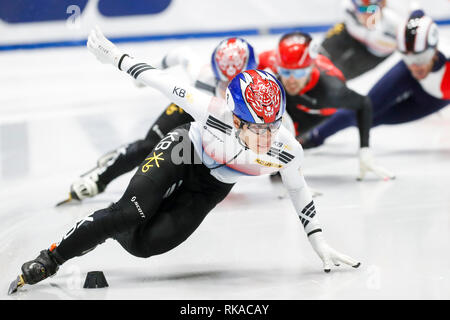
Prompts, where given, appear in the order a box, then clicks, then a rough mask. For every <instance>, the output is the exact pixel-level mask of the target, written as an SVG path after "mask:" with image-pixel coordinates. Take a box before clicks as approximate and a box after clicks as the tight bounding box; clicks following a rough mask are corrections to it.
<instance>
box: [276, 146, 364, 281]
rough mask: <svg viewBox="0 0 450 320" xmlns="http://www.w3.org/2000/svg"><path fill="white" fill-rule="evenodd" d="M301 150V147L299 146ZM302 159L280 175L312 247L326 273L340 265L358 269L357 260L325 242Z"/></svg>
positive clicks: (299, 158) (297, 158)
mask: <svg viewBox="0 0 450 320" xmlns="http://www.w3.org/2000/svg"><path fill="white" fill-rule="evenodd" d="M299 148H301V147H300V146H299ZM302 154H303V151H302ZM301 158H302V157H296V159H295V162H294V163H292V164H291V165H290V166H289V167H287V168H286V169H284V170H282V171H280V174H281V178H282V179H283V184H284V185H285V187H286V188H287V189H288V192H289V196H290V198H291V201H292V203H293V205H294V207H295V210H296V212H297V214H298V217H299V219H300V221H301V222H302V224H303V227H304V229H305V232H306V234H307V236H308V240H309V242H310V243H311V246H312V247H313V249H314V251H315V252H316V253H317V255H318V256H319V257H320V258H321V259H322V262H323V269H324V271H325V272H330V270H331V267H332V266H333V265H335V266H339V265H340V263H344V264H347V265H350V266H352V267H354V268H358V267H359V266H360V263H359V262H358V261H357V260H355V259H353V258H350V257H349V256H346V255H344V254H342V253H340V252H338V251H336V250H334V249H333V248H331V247H330V246H329V245H328V243H327V242H326V241H325V238H324V237H323V231H322V227H321V226H320V223H319V221H318V219H317V215H316V209H315V205H314V201H313V199H312V195H311V192H310V191H309V188H308V186H307V185H306V181H305V178H304V177H303V174H302V171H301V167H300V165H301Z"/></svg>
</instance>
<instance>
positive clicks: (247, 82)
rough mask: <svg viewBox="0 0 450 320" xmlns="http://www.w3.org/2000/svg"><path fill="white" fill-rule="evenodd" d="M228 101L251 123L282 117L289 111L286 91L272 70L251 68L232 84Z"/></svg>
mask: <svg viewBox="0 0 450 320" xmlns="http://www.w3.org/2000/svg"><path fill="white" fill-rule="evenodd" d="M225 97H226V101H227V105H228V107H229V108H230V109H231V111H232V112H233V113H234V114H235V115H236V116H237V117H238V118H240V119H241V120H244V121H246V122H250V123H271V122H275V121H277V120H280V119H281V117H282V116H283V114H284V112H285V111H286V93H285V92H284V88H283V86H282V85H281V83H280V81H278V79H277V78H276V77H275V76H274V75H273V74H271V73H270V72H266V71H261V70H247V71H244V72H241V73H239V74H238V75H237V76H235V77H234V78H233V80H231V82H230V83H229V84H228V88H227V91H226V96H225Z"/></svg>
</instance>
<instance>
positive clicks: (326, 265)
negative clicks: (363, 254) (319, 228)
mask: <svg viewBox="0 0 450 320" xmlns="http://www.w3.org/2000/svg"><path fill="white" fill-rule="evenodd" d="M308 239H309V242H310V243H311V246H312V247H313V249H314V251H316V253H317V255H318V256H319V257H320V259H322V262H323V270H324V271H325V272H330V271H331V267H332V266H333V265H335V266H340V264H341V263H344V264H347V265H349V266H352V267H353V268H358V267H359V266H360V265H361V263H360V262H358V261H356V260H355V259H353V258H350V257H349V256H346V255H344V254H342V253H340V252H337V251H336V250H334V249H333V248H331V247H330V246H329V245H328V243H326V241H325V239H324V238H323V235H322V232H316V233H313V234H312V235H310V236H309V237H308Z"/></svg>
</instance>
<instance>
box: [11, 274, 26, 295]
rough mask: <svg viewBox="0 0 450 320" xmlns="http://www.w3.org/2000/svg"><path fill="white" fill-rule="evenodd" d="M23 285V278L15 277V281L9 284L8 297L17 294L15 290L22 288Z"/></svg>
mask: <svg viewBox="0 0 450 320" xmlns="http://www.w3.org/2000/svg"><path fill="white" fill-rule="evenodd" d="M24 284H25V280H24V279H23V277H22V276H21V275H20V276H17V279H16V280H14V281H13V282H11V284H10V285H9V290H8V295H11V294H13V293H15V292H17V289H19V288H20V287H22V286H23V285H24Z"/></svg>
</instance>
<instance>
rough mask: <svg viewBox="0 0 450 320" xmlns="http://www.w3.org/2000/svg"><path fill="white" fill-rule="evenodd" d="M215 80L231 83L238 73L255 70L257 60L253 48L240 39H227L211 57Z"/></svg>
mask: <svg viewBox="0 0 450 320" xmlns="http://www.w3.org/2000/svg"><path fill="white" fill-rule="evenodd" d="M211 63H212V69H213V71H214V75H215V76H216V79H218V80H221V81H226V82H228V81H231V79H233V78H234V77H235V76H236V75H237V74H238V73H239V72H242V71H245V70H248V69H256V68H257V66H258V62H257V58H256V56H255V52H254V50H253V47H252V46H251V45H250V44H249V43H248V42H247V41H245V40H244V39H242V38H236V37H233V38H227V39H224V40H222V41H221V42H220V43H219V45H218V46H217V47H216V49H214V52H213V54H212V57H211Z"/></svg>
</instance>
